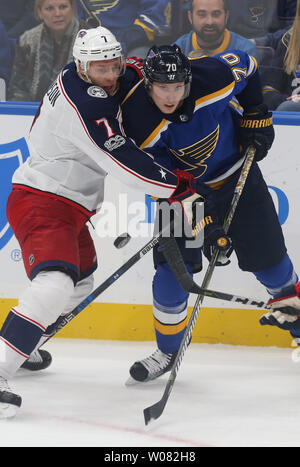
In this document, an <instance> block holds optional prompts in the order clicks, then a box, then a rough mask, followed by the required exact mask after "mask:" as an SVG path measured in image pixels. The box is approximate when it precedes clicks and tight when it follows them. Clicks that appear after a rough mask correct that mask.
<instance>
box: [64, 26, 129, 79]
mask: <svg viewBox="0 0 300 467" xmlns="http://www.w3.org/2000/svg"><path fill="white" fill-rule="evenodd" d="M73 57H74V59H75V63H76V66H77V70H78V64H79V62H80V64H81V67H82V69H83V71H84V73H85V74H87V72H88V63H89V62H92V61H97V60H112V59H114V58H118V57H120V60H121V62H122V61H123V57H122V47H121V44H120V42H118V41H117V39H116V38H115V36H114V35H113V34H112V33H111V32H110V31H109V30H108V29H106V28H103V27H102V26H99V27H97V28H93V29H81V30H80V31H79V32H78V34H77V36H76V39H75V42H74V46H73Z"/></svg>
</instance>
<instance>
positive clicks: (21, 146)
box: [0, 138, 29, 250]
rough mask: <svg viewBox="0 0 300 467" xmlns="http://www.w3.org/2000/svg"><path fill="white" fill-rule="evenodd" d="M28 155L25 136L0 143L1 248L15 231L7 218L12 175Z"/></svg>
mask: <svg viewBox="0 0 300 467" xmlns="http://www.w3.org/2000/svg"><path fill="white" fill-rule="evenodd" d="M28 156H29V151H28V146H27V143H26V140H25V138H21V139H18V140H17V141H13V142H12V143H7V144H0V250H1V249H2V248H4V246H5V245H6V244H7V243H8V242H9V240H10V239H11V238H12V236H13V231H12V229H11V227H10V225H9V223H8V221H7V218H6V203H7V199H8V196H9V194H10V192H11V180H12V176H13V174H14V172H15V170H16V169H17V168H18V167H19V166H20V165H21V164H23V162H25V160H26V159H27V157H28Z"/></svg>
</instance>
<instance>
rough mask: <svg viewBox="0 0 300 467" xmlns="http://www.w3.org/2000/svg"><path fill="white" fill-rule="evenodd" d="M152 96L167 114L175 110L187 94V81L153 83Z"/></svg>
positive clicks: (160, 108) (155, 102)
mask: <svg viewBox="0 0 300 467" xmlns="http://www.w3.org/2000/svg"><path fill="white" fill-rule="evenodd" d="M150 96H151V98H152V100H153V102H154V104H155V105H156V106H157V107H158V108H159V110H160V111H161V112H163V113H165V114H171V113H173V112H175V110H176V109H177V107H178V106H179V105H180V103H181V101H182V100H183V99H184V96H185V83H184V82H183V81H182V82H180V83H167V84H165V83H153V84H152V85H151V87H150Z"/></svg>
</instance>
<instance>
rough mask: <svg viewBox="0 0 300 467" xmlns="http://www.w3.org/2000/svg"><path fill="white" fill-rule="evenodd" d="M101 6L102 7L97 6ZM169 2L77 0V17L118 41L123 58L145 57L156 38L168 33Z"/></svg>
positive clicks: (158, 0)
mask: <svg viewBox="0 0 300 467" xmlns="http://www.w3.org/2000/svg"><path fill="white" fill-rule="evenodd" d="M101 3H102V4H103V6H101ZM171 3H172V2H171V0H130V1H128V0H116V1H112V0H111V1H106V2H101V1H98V2H95V1H94V2H93V1H92V0H77V11H78V17H79V18H82V19H84V20H86V21H88V24H89V22H90V21H91V23H92V26H93V27H96V26H97V24H95V20H96V21H97V20H98V21H99V22H101V25H102V26H104V27H105V28H108V29H109V30H110V31H112V33H113V34H114V35H115V36H116V38H117V40H118V41H119V42H121V44H122V48H123V51H124V55H127V56H138V57H140V58H145V57H146V55H147V52H148V50H149V48H150V47H151V45H152V44H153V43H154V41H156V42H157V38H158V37H159V36H166V35H168V34H170V23H171Z"/></svg>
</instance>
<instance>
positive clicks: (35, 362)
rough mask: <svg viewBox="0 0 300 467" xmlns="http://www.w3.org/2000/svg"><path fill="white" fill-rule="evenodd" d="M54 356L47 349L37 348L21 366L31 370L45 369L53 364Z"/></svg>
mask: <svg viewBox="0 0 300 467" xmlns="http://www.w3.org/2000/svg"><path fill="white" fill-rule="evenodd" d="M51 362H52V357H51V354H50V353H49V352H47V350H40V349H38V350H35V351H34V352H32V354H31V355H30V357H29V358H28V359H27V360H25V362H24V363H23V365H21V368H23V369H25V370H29V371H40V370H45V369H46V368H48V366H50V365H51Z"/></svg>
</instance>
